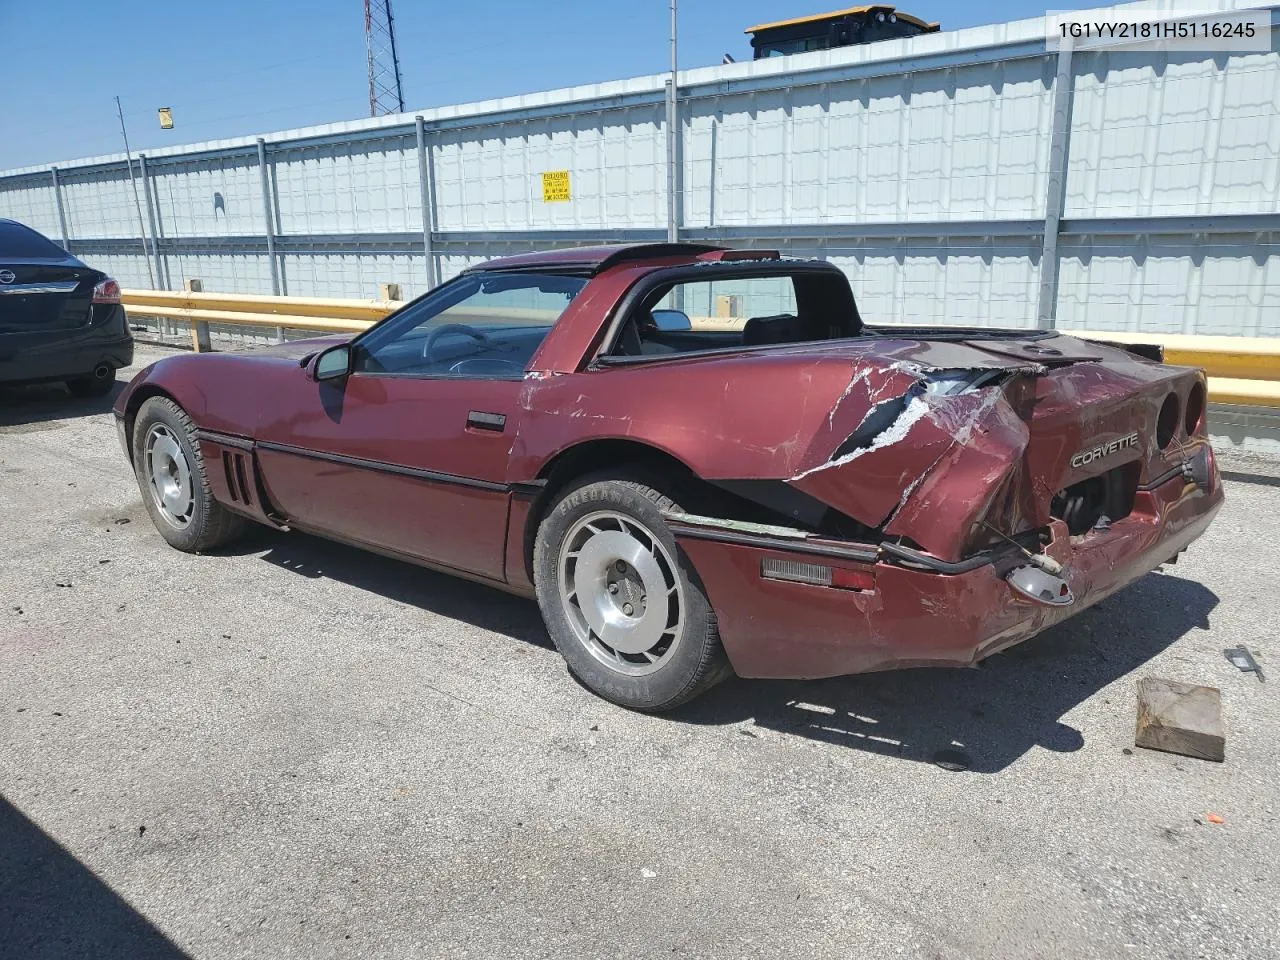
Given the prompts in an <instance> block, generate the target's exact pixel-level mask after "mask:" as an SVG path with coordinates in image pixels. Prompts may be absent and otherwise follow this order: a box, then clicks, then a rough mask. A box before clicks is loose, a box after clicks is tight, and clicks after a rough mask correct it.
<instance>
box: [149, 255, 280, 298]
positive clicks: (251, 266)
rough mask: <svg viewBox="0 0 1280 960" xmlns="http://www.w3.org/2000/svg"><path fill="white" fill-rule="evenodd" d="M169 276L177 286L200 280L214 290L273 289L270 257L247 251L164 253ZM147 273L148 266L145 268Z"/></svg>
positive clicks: (174, 286) (224, 291)
mask: <svg viewBox="0 0 1280 960" xmlns="http://www.w3.org/2000/svg"><path fill="white" fill-rule="evenodd" d="M165 264H166V266H167V271H166V276H167V278H168V280H169V283H170V285H171V286H172V287H173V289H175V290H181V289H182V287H183V283H184V281H186V280H193V279H194V280H200V281H201V282H202V283H203V285H204V289H205V290H207V291H209V292H211V293H214V292H216V293H270V292H271V265H270V264H269V263H268V262H267V258H266V257H264V256H260V255H257V254H246V253H174V254H170V255H168V256H167V257H165ZM144 273H145V270H144Z"/></svg>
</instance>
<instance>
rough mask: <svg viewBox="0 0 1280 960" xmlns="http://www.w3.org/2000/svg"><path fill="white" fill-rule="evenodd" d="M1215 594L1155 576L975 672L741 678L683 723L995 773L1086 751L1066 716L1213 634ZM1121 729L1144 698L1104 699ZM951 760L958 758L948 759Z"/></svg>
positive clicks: (697, 704) (693, 706) (699, 703)
mask: <svg viewBox="0 0 1280 960" xmlns="http://www.w3.org/2000/svg"><path fill="white" fill-rule="evenodd" d="M1217 604H1218V598H1217V596H1216V595H1215V594H1214V593H1213V592H1212V591H1210V590H1209V589H1207V588H1206V587H1204V586H1202V585H1201V584H1199V583H1196V582H1194V581H1191V580H1185V579H1182V578H1181V577H1178V576H1174V575H1171V574H1161V573H1152V574H1148V575H1147V576H1145V577H1143V578H1142V579H1141V580H1139V581H1137V582H1136V583H1134V584H1133V585H1131V586H1130V587H1128V588H1127V589H1125V590H1123V591H1121V592H1120V593H1117V594H1115V595H1113V596H1111V597H1109V598H1108V599H1106V600H1104V601H1102V602H1101V603H1099V604H1097V605H1096V606H1094V607H1092V608H1090V609H1088V610H1085V611H1082V612H1081V613H1080V614H1079V615H1078V616H1076V617H1073V618H1071V619H1070V620H1067V621H1065V622H1063V623H1061V624H1058V625H1057V626H1055V627H1052V628H1050V629H1049V630H1047V631H1045V632H1044V633H1043V634H1040V635H1039V636H1037V637H1034V638H1032V639H1031V640H1028V641H1025V642H1024V643H1021V644H1019V645H1017V646H1014V647H1011V648H1009V649H1008V650H1006V651H1005V652H1004V653H1000V654H997V655H995V656H993V657H990V658H988V659H987V660H985V661H984V662H983V663H982V664H980V665H979V667H978V668H976V669H964V668H958V669H946V668H927V669H913V670H895V671H888V672H885V673H869V674H862V675H859V676H853V677H840V678H836V679H831V680H816V681H759V680H738V681H736V682H731V683H726V684H723V685H721V686H720V687H718V688H716V689H714V690H712V691H711V692H710V693H709V694H708V695H706V696H704V697H702V698H700V699H698V700H695V701H694V702H692V703H690V704H689V705H688V706H686V707H684V708H683V709H681V710H679V711H677V712H676V713H675V714H674V715H673V716H674V717H675V718H677V719H679V720H681V721H683V722H686V723H695V724H721V725H723V724H744V726H742V727H741V729H742V731H743V732H744V733H746V734H747V735H750V734H751V733H753V732H754V730H755V728H764V729H766V730H772V731H776V732H778V733H784V734H788V735H792V736H797V737H805V738H808V739H812V740H821V741H825V742H827V743H833V744H839V745H841V746H845V747H849V748H851V749H855V750H865V751H868V752H870V753H877V754H882V755H885V756H890V757H898V758H901V759H904V760H909V761H918V762H924V763H929V762H936V758H937V756H938V754H939V752H940V751H950V752H952V753H958V754H960V755H961V756H960V758H959V759H961V760H962V762H964V763H965V764H966V765H967V767H968V769H970V770H972V771H974V772H976V773H996V772H998V771H1000V770H1003V769H1004V768H1005V767H1007V766H1009V765H1010V764H1011V763H1013V762H1014V761H1016V760H1018V759H1019V758H1020V757H1022V756H1023V755H1024V754H1026V753H1027V751H1029V750H1031V749H1032V748H1033V747H1037V746H1039V747H1044V748H1046V749H1049V750H1054V751H1059V752H1071V751H1074V750H1078V749H1080V748H1081V747H1082V746H1083V745H1084V738H1083V736H1082V735H1081V733H1080V731H1079V730H1077V729H1075V728H1074V727H1072V726H1070V725H1069V723H1064V722H1063V720H1062V718H1063V717H1064V716H1066V715H1067V714H1068V713H1069V712H1070V711H1071V710H1072V709H1073V708H1074V707H1076V706H1078V705H1079V704H1081V703H1083V702H1084V701H1085V700H1087V699H1089V698H1090V697H1092V696H1094V695H1095V694H1097V693H1098V692H1099V691H1101V690H1103V689H1104V688H1105V687H1108V686H1109V685H1111V684H1112V683H1113V682H1115V681H1116V680H1119V679H1121V678H1122V677H1125V676H1127V675H1128V674H1130V673H1132V672H1133V671H1135V670H1137V669H1139V668H1140V667H1142V666H1143V665H1144V664H1146V663H1147V662H1149V661H1150V660H1151V659H1152V658H1153V657H1155V656H1156V655H1157V654H1160V653H1161V652H1163V651H1164V650H1166V649H1167V648H1168V647H1170V646H1171V645H1172V644H1173V643H1175V642H1176V641H1177V640H1178V639H1179V638H1181V637H1182V636H1183V635H1185V634H1186V633H1187V632H1188V631H1189V630H1193V629H1208V627H1209V613H1210V612H1211V611H1212V610H1213V609H1214V607H1216V606H1217ZM1103 705H1104V706H1105V707H1106V708H1107V709H1108V710H1110V711H1111V712H1112V713H1113V714H1114V715H1115V717H1116V723H1117V724H1118V726H1120V727H1126V726H1128V727H1131V726H1132V724H1133V722H1134V720H1133V718H1134V715H1135V714H1134V709H1135V707H1134V692H1133V689H1132V687H1131V686H1130V685H1121V686H1120V687H1119V688H1117V689H1116V690H1114V691H1112V692H1110V693H1109V694H1108V695H1107V696H1106V697H1104V704H1103ZM948 759H951V758H948Z"/></svg>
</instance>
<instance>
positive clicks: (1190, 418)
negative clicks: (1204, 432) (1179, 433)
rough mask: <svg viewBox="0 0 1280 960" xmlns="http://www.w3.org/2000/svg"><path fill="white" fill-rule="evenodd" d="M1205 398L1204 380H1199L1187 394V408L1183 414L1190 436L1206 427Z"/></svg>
mask: <svg viewBox="0 0 1280 960" xmlns="http://www.w3.org/2000/svg"><path fill="white" fill-rule="evenodd" d="M1204 399H1205V393H1204V381H1203V380H1197V381H1196V382H1195V385H1194V386H1193V387H1192V388H1191V392H1190V393H1188V394H1187V409H1186V413H1185V414H1183V422H1184V423H1185V425H1186V428H1187V436H1188V437H1191V436H1194V435H1195V434H1196V433H1198V432H1199V431H1200V430H1201V429H1203V427H1204Z"/></svg>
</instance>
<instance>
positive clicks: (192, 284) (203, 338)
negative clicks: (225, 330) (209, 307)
mask: <svg viewBox="0 0 1280 960" xmlns="http://www.w3.org/2000/svg"><path fill="white" fill-rule="evenodd" d="M182 289H183V290H185V291H186V292H187V293H200V292H202V291H203V290H204V281H202V280H184V281H182ZM191 349H192V350H194V351H195V352H196V353H208V352H209V351H210V350H212V349H213V345H212V344H211V343H210V342H209V322H208V321H207V320H192V321H191Z"/></svg>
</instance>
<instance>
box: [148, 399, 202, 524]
mask: <svg viewBox="0 0 1280 960" xmlns="http://www.w3.org/2000/svg"><path fill="white" fill-rule="evenodd" d="M142 469H143V473H144V475H145V477H146V480H147V486H148V487H149V488H150V490H151V498H152V500H154V502H155V505H156V507H157V509H158V510H159V511H160V515H161V516H162V517H164V519H165V520H166V521H167V522H168V523H169V524H170V525H172V526H174V527H176V528H178V529H179V530H184V529H186V527H187V525H188V524H190V523H191V518H192V515H193V514H194V513H195V506H196V498H195V492H194V490H193V488H192V485H191V465H190V464H189V463H187V455H186V454H185V453H184V452H183V449H182V444H181V443H180V442H179V441H178V437H177V435H176V434H175V433H174V432H173V431H172V430H171V429H170V428H169V427H168V426H166V425H165V424H163V423H153V424H152V425H151V427H150V429H148V430H147V436H146V438H145V439H144V440H143V442H142Z"/></svg>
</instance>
